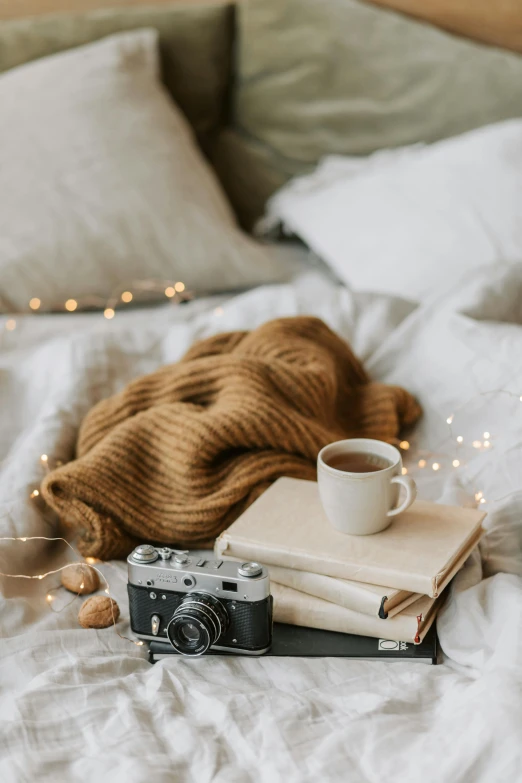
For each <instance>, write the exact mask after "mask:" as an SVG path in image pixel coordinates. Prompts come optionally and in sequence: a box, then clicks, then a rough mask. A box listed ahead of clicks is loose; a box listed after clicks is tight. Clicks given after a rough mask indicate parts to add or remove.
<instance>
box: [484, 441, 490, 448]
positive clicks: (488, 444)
mask: <svg viewBox="0 0 522 783" xmlns="http://www.w3.org/2000/svg"><path fill="white" fill-rule="evenodd" d="M483 445H484V448H485V449H489V447H490V446H491V443H490V442H489V440H485V441H484V444H483Z"/></svg>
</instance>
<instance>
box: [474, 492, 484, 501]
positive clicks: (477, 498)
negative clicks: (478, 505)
mask: <svg viewBox="0 0 522 783" xmlns="http://www.w3.org/2000/svg"><path fill="white" fill-rule="evenodd" d="M481 497H482V492H475V500H480V499H481Z"/></svg>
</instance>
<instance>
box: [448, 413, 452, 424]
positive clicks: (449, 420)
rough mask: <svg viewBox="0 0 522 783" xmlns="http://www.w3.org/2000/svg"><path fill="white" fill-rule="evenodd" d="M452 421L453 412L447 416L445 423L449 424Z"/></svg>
mask: <svg viewBox="0 0 522 783" xmlns="http://www.w3.org/2000/svg"><path fill="white" fill-rule="evenodd" d="M452 421H453V413H452V414H451V416H448V418H447V419H446V424H451V422H452Z"/></svg>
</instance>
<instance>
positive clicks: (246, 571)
mask: <svg viewBox="0 0 522 783" xmlns="http://www.w3.org/2000/svg"><path fill="white" fill-rule="evenodd" d="M262 571H263V566H262V565H259V563H243V565H240V566H239V568H238V569H237V572H238V574H239V575H240V576H246V577H253V576H259V574H261V573H262Z"/></svg>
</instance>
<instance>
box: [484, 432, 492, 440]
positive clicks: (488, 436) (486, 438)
mask: <svg viewBox="0 0 522 783" xmlns="http://www.w3.org/2000/svg"><path fill="white" fill-rule="evenodd" d="M490 438H491V435H490V434H489V432H485V433H484V440H489V439H490Z"/></svg>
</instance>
